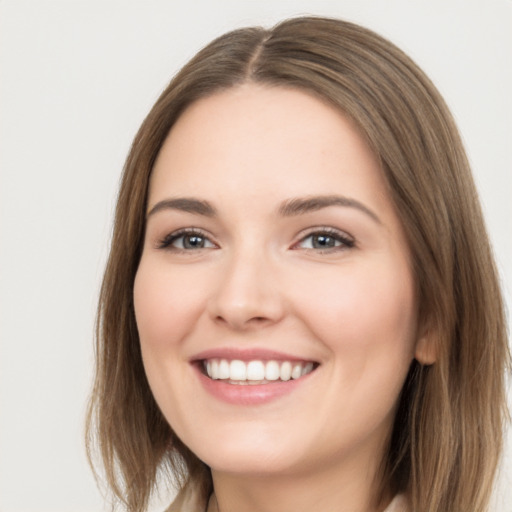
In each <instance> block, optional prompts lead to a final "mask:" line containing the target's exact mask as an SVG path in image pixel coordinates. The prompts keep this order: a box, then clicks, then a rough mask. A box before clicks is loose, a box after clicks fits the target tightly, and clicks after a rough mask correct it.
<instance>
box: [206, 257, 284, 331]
mask: <svg viewBox="0 0 512 512" xmlns="http://www.w3.org/2000/svg"><path fill="white" fill-rule="evenodd" d="M270 260H271V258H270V257H268V256H267V257H266V256H265V255H262V254H261V253H259V254H255V253H252V254H247V252H245V253H239V254H237V255H233V257H232V258H229V259H227V260H226V261H224V262H223V264H224V268H223V269H222V270H221V271H220V272H219V275H218V278H217V283H218V285H217V287H216V290H215V291H214V293H213V294H212V296H211V298H210V301H209V304H208V310H209V314H210V317H211V318H212V320H213V321H214V322H215V323H217V324H223V325H225V326H228V327H230V328H231V329H234V330H240V331H244V330H254V329H258V328H264V327H267V326H270V325H273V324H275V323H277V322H279V321H280V320H281V319H282V317H283V315H284V312H285V304H284V298H283V295H282V293H281V292H282V291H281V290H280V288H279V277H278V275H277V272H276V269H275V265H273V264H272V262H271V261H270Z"/></svg>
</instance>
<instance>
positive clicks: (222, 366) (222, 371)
mask: <svg viewBox="0 0 512 512" xmlns="http://www.w3.org/2000/svg"><path fill="white" fill-rule="evenodd" d="M234 362H235V361H233V363H234ZM230 373H231V369H230V366H229V363H228V362H227V361H226V360H225V359H221V360H220V361H219V379H229V375H230Z"/></svg>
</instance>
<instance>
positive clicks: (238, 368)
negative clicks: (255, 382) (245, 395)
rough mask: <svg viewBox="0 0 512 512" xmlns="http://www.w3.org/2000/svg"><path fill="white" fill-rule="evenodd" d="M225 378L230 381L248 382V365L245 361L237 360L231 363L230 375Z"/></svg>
mask: <svg viewBox="0 0 512 512" xmlns="http://www.w3.org/2000/svg"><path fill="white" fill-rule="evenodd" d="M223 361H224V359H223ZM226 362H227V361H226ZM224 378H225V379H230V380H247V366H246V364H245V363H244V362H243V361H237V360H236V359H235V360H234V361H231V363H230V365H229V375H228V376H226V377H224Z"/></svg>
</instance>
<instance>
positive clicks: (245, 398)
mask: <svg viewBox="0 0 512 512" xmlns="http://www.w3.org/2000/svg"><path fill="white" fill-rule="evenodd" d="M197 374H198V375H199V380H200V382H201V384H202V385H203V386H204V388H205V389H206V391H208V392H209V393H210V394H212V395H213V396H214V397H215V398H218V399H219V400H222V401H223V402H227V403H229V404H235V405H259V404H265V403H268V402H271V401H273V400H276V399H278V398H280V397H282V396H284V395H287V394H289V393H292V392H293V391H294V390H295V389H296V388H297V387H298V386H300V385H301V384H302V382H303V381H305V380H307V379H308V377H309V375H311V374H308V375H304V376H303V377H301V378H300V379H292V380H287V381H281V380H280V381H274V382H269V383H268V384H229V383H228V382H226V381H223V380H213V379H210V378H209V377H207V376H206V375H204V374H203V373H202V372H201V370H200V369H198V368H197Z"/></svg>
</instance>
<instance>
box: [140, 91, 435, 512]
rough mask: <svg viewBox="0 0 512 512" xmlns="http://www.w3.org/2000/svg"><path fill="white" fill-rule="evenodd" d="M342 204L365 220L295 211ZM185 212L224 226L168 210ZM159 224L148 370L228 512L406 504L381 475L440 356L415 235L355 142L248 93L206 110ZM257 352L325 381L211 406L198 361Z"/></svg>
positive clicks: (151, 251)
mask: <svg viewBox="0 0 512 512" xmlns="http://www.w3.org/2000/svg"><path fill="white" fill-rule="evenodd" d="M333 194H336V195H338V196H343V197H344V198H348V199H349V200H350V201H357V202H358V204H359V205H362V207H358V206H354V205H351V204H349V205H344V206H343V205H332V206H328V207H324V208H319V209H316V210H314V211H306V212H303V213H299V214H294V215H282V214H280V213H279V211H278V210H279V208H280V207H281V206H282V205H283V203H284V202H286V201H289V200H290V199H293V198H304V197H311V196H313V195H314V196H317V195H318V196H326V195H327V196H332V195H333ZM177 197H186V198H196V199H199V200H201V201H207V202H208V203H210V204H211V205H212V206H213V207H214V208H215V210H216V212H217V214H216V216H207V215H203V214H201V213H198V212H186V211H181V210H179V209H176V208H166V207H162V205H160V206H159V207H157V210H154V208H155V205H157V204H159V203H160V202H161V201H165V200H168V199H172V198H177ZM365 209H366V210H367V211H365ZM152 210H153V212H152V213H151V214H150V215H148V221H147V231H146V238H145V245H144V250H143V254H142V258H141V262H140V266H139V269H138V272H137V276H136V280H135V287H134V300H135V313H136V319H137V325H138V329H139V334H140V341H141V348H142V354H143V361H144V366H145V370H146V373H147V377H148V380H149V383H150V386H151V389H152V391H153V393H154V395H155V398H156V400H157V402H158V404H159V406H160V408H161V410H162V412H163V414H164V415H165V417H166V419H167V420H168V421H169V423H170V425H171V426H172V428H173V429H174V431H175V432H176V433H177V434H178V436H179V437H180V438H181V439H182V440H183V441H184V443H185V444H186V445H187V446H188V447H189V448H190V449H191V450H192V451H193V452H194V453H195V454H196V455H197V456H198V457H199V458H200V459H201V460H203V461H204V462H206V463H207V464H208V465H209V466H210V467H211V468H212V475H213V480H214V488H215V495H216V500H217V501H218V507H219V509H220V510H221V511H222V512H228V511H233V512H234V511H235V510H236V511H237V512H250V511H259V512H265V511H275V510H280V511H281V512H287V511H289V512H291V511H294V512H298V511H301V510H304V511H306V510H308V511H310V510H323V511H325V512H329V511H332V512H334V511H337V512H339V511H346V512H358V511H360V512H363V511H365V512H370V511H379V510H383V508H384V507H385V506H386V505H387V502H388V501H389V498H390V497H388V498H387V501H386V503H380V504H378V503H376V501H375V489H376V485H377V484H378V478H379V474H378V466H379V463H380V461H381V459H382V456H383V451H384V447H385V444H386V441H387V439H388V437H389V434H390V430H391V426H392V422H393V418H394V414H395V410H396V404H397V399H398V395H399V393H400V390H401V388H402V385H403V382H404V380H405V377H406V374H407V371H408V368H409V366H410V364H411V361H412V360H413V358H414V357H416V358H418V359H419V360H420V361H421V360H422V359H424V358H425V357H426V356H425V354H426V353H427V351H428V347H429V341H428V340H427V339H426V338H425V337H424V336H422V335H421V333H419V332H418V325H417V324H418V322H417V304H416V299H415V285H414V278H413V275H412V272H411V265H410V254H409V249H408V245H407V242H406V240H405V237H404V234H403V230H402V227H401V224H400V221H399V219H398V217H397V214H396V212H395V210H394V207H393V205H392V203H391V201H390V198H389V194H388V191H387V187H386V184H385V181H384V178H383V174H382V171H381V169H380V166H379V163H378V160H377V159H376V157H375V156H374V154H373V153H372V151H371V150H370V148H369V147H368V146H367V144H366V143H365V141H364V139H363V138H362V136H361V135H360V134H359V132H358V130H357V129H356V127H355V125H354V124H353V123H352V122H351V121H350V120H348V119H347V118H346V117H345V116H343V115H342V114H341V113H340V112H338V111H336V110H334V109H333V108H332V107H330V106H328V105H326V104H324V103H323V102H321V101H319V100H318V99H316V98H313V97H312V96H310V95H308V94H306V93H304V92H300V91H297V90H293V89H286V88H281V87H263V86H257V85H254V84H245V85H243V86H238V87H236V88H232V89H229V90H227V91H223V92H220V93H216V94H214V95H213V96H210V97H208V98H206V99H202V100H199V101H198V102H196V103H195V104H193V105H192V106H191V107H189V108H188V109H187V110H186V111H185V113H184V114H183V115H182V116H181V117H180V119H179V120H178V122H177V123H176V124H175V126H174V127H173V128H172V130H171V132H170V134H169V135H168V137H167V139H166V141H165V143H164V145H163V147H162V149H161V152H160V154H159V156H158V159H157V161H156V164H155V167H154V171H153V174H152V178H151V182H150V191H149V201H148V212H151V211H152ZM369 212H371V213H369ZM203 213H204V212H203ZM191 227H193V228H195V229H198V230H201V236H202V237H204V238H202V239H201V240H203V241H204V246H203V247H202V248H198V249H194V248H191V249H183V248H182V247H183V246H182V245H181V244H182V242H183V240H184V239H183V238H182V239H179V238H178V239H176V240H175V241H174V242H173V245H171V246H167V247H165V248H163V247H161V245H162V240H163V239H165V237H166V236H168V235H169V234H172V233H175V232H176V231H177V230H180V229H184V228H191ZM325 228H329V229H331V230H336V233H338V232H339V233H340V236H341V239H340V240H335V246H334V247H331V248H328V249H322V248H317V247H316V246H314V245H313V241H314V240H318V238H315V239H313V238H311V233H312V232H313V233H318V232H322V230H324V231H325ZM332 236H334V238H337V237H338V235H332ZM347 238H348V239H349V240H350V241H351V242H350V243H348V244H347V243H344V242H343V241H342V239H347ZM187 240H190V238H188V239H187ZM239 347H244V348H258V349H261V348H264V349H265V348H267V349H272V350H279V351H281V352H284V353H286V354H293V355H294V356H296V357H298V358H302V359H305V360H313V361H316V362H318V363H319V366H318V368H317V369H316V370H315V371H314V372H313V373H312V374H311V375H309V376H308V377H307V379H305V380H304V381H303V382H302V383H301V385H300V386H297V387H296V388H295V389H294V390H293V392H291V393H287V394H285V395H284V396H281V397H279V398H278V399H275V400H272V401H270V402H268V403H264V404H259V405H256V406H254V405H240V404H229V403H226V402H224V401H222V400H218V399H217V398H214V397H212V395H211V394H210V393H208V392H207V391H206V390H205V389H204V387H203V386H202V385H201V383H200V382H199V378H198V375H197V370H196V369H195V368H194V367H193V365H191V362H190V361H191V358H193V357H194V355H195V354H198V353H199V352H201V351H204V350H207V349H211V348H239ZM214 506H216V504H213V500H212V503H211V507H210V508H211V509H212V510H213V507H214Z"/></svg>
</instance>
